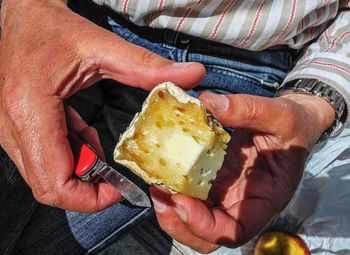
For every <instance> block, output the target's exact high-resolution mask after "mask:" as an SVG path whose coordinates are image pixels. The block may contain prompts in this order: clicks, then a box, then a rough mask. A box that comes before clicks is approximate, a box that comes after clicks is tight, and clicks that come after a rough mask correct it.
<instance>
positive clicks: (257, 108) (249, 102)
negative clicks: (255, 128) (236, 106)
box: [241, 96, 263, 122]
mask: <svg viewBox="0 0 350 255" xmlns="http://www.w3.org/2000/svg"><path fill="white" fill-rule="evenodd" d="M243 102H244V107H243V111H242V116H241V117H242V118H244V119H248V120H250V121H251V122H253V121H254V120H256V118H257V117H258V116H259V113H260V112H262V110H263V109H262V108H263V106H262V105H261V104H260V105H259V104H257V103H256V101H255V100H254V98H253V97H252V96H246V97H245V98H244V100H243Z"/></svg>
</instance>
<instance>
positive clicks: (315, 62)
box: [303, 61, 350, 74]
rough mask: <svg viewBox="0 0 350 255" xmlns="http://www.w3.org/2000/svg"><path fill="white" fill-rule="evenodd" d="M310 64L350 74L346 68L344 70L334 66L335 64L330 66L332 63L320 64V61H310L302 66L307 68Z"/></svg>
mask: <svg viewBox="0 0 350 255" xmlns="http://www.w3.org/2000/svg"><path fill="white" fill-rule="evenodd" d="M311 64H315V65H319V66H327V67H333V68H335V69H338V70H340V71H343V72H346V73H348V74H350V70H349V69H347V68H344V67H342V66H339V65H336V64H332V63H326V62H321V61H311V62H309V63H308V64H304V65H303V66H308V65H311Z"/></svg>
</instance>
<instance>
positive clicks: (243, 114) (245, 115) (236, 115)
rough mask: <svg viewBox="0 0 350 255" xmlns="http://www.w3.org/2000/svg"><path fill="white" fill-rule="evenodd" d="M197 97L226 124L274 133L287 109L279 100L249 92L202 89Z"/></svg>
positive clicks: (227, 125) (282, 123)
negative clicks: (217, 92) (234, 92)
mask: <svg viewBox="0 0 350 255" xmlns="http://www.w3.org/2000/svg"><path fill="white" fill-rule="evenodd" d="M200 100H201V101H202V102H203V104H204V105H205V106H206V107H207V108H208V109H209V111H210V112H211V113H212V114H213V116H214V117H215V118H216V119H217V120H218V121H219V122H220V123H221V124H222V125H223V126H225V127H229V128H243V129H249V130H252V131H257V132H264V133H269V134H275V133H276V132H278V131H279V128H280V127H281V126H285V122H286V119H285V118H282V116H283V117H284V116H291V115H290V114H288V113H287V111H288V108H287V107H284V106H283V105H282V104H281V103H282V102H281V101H280V100H276V99H274V98H266V97H260V96H252V95H242V94H239V95H218V94H213V93H202V94H201V95H200Z"/></svg>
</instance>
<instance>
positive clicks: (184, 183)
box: [114, 82, 230, 200]
mask: <svg viewBox="0 0 350 255" xmlns="http://www.w3.org/2000/svg"><path fill="white" fill-rule="evenodd" d="M229 140H230V136H229V134H228V133H227V132H226V131H224V129H223V128H222V126H221V125H220V124H219V123H218V122H217V121H216V120H214V119H213V118H212V117H211V115H210V114H209V113H208V112H207V111H206V109H205V107H204V105H203V104H202V103H201V101H199V100H198V99H196V98H193V97H191V96H189V95H188V94H187V93H186V92H184V91H183V90H182V89H181V88H179V87H178V86H176V85H175V84H173V83H171V82H166V83H163V84H160V85H158V86H157V87H156V88H154V89H153V90H152V92H151V93H150V95H149V96H148V97H147V99H146V101H145V103H144V104H143V107H142V111H141V112H140V113H139V114H136V116H135V117H134V119H133V121H132V122H131V124H130V126H129V128H128V129H127V131H125V133H124V134H123V135H122V136H121V138H120V141H119V142H118V144H117V146H116V148H115V150H114V160H115V161H116V162H117V163H120V164H122V165H125V166H126V167H128V168H129V169H131V170H132V171H133V172H134V173H136V174H137V175H139V176H140V177H141V178H142V179H143V180H145V181H146V182H147V183H148V184H153V183H157V184H161V185H162V186H163V187H165V188H167V189H168V190H170V191H172V192H180V193H183V194H186V195H189V196H192V197H196V198H199V199H202V200H205V199H206V198H207V196H208V193H209V190H210V187H211V184H212V182H213V180H214V179H215V177H216V172H217V171H218V170H219V169H220V168H221V166H222V163H223V160H224V155H225V149H226V147H227V143H228V141H229Z"/></svg>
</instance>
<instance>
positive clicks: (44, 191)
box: [32, 187, 61, 207]
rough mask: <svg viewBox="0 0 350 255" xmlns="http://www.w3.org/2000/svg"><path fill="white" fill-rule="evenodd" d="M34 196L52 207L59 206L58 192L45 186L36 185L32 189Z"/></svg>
mask: <svg viewBox="0 0 350 255" xmlns="http://www.w3.org/2000/svg"><path fill="white" fill-rule="evenodd" d="M32 192H33V196H34V198H35V199H36V200H37V201H38V202H39V203H41V204H45V205H49V206H52V207H60V205H61V203H60V200H59V195H58V192H56V191H55V190H52V189H48V188H47V187H36V188H35V189H32Z"/></svg>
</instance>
